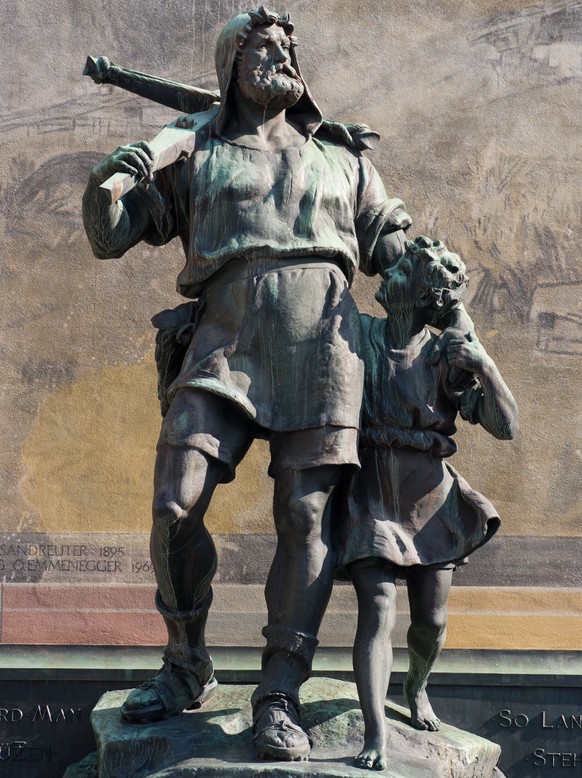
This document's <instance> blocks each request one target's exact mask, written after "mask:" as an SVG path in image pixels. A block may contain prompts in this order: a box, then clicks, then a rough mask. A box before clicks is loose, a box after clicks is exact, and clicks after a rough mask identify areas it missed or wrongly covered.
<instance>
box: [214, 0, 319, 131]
mask: <svg viewBox="0 0 582 778" xmlns="http://www.w3.org/2000/svg"><path fill="white" fill-rule="evenodd" d="M265 15H267V16H268V17H269V19H270V20H269V23H271V24H273V23H277V24H280V25H281V26H282V27H283V28H284V30H285V32H286V33H287V34H290V33H291V32H292V31H293V25H292V24H291V22H290V21H289V15H288V14H286V15H285V16H284V17H279V16H277V15H276V14H271V13H269V12H268V11H266V10H264V8H263V7H261V9H260V10H258V11H247V12H245V13H242V14H239V15H238V16H235V17H234V19H231V21H230V22H228V24H227V25H226V27H224V29H223V30H222V32H221V33H220V35H219V36H218V40H217V42H216V53H215V63H216V74H217V76H218V85H219V87H220V111H219V113H218V116H217V117H216V120H215V127H216V130H217V131H218V132H219V133H220V132H222V131H223V129H224V126H225V124H226V122H227V120H228V111H229V90H230V85H231V83H232V78H233V72H234V65H235V60H236V55H237V52H238V51H239V49H240V48H242V46H244V42H245V40H246V37H247V35H248V34H249V32H251V30H252V29H253V27H255V26H256V25H257V24H264V23H265V22H264V21H262V19H263V18H264V17H265ZM290 57H291V64H292V66H293V67H294V68H295V70H296V71H297V74H298V76H299V78H300V79H301V82H302V84H303V87H304V91H303V94H302V96H301V97H300V98H299V100H298V101H297V102H296V103H295V105H293V106H291V108H287V115H288V116H290V117H291V118H292V119H293V121H294V122H295V123H296V124H298V125H300V126H301V127H302V128H303V130H304V131H305V134H306V135H313V134H314V133H315V132H316V131H317V129H318V127H319V126H320V125H321V122H322V115H321V111H320V110H319V108H318V107H317V104H316V102H315V100H314V99H313V97H312V96H311V93H310V91H309V89H308V87H307V84H306V83H305V81H304V80H303V76H302V75H301V70H300V69H299V63H298V62H297V54H296V50H295V46H293V45H292V46H291V52H290Z"/></svg>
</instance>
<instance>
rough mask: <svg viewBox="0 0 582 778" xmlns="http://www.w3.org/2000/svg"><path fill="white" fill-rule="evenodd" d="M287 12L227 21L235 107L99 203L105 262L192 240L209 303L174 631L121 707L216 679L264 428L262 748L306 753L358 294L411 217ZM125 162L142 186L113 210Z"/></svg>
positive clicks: (171, 588)
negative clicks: (327, 114) (212, 518)
mask: <svg viewBox="0 0 582 778" xmlns="http://www.w3.org/2000/svg"><path fill="white" fill-rule="evenodd" d="M292 33H293V26H292V24H291V22H290V20H289V15H288V14H286V15H284V16H279V15H278V14H275V13H271V12H270V11H268V10H266V9H265V8H264V7H261V8H260V9H259V10H258V11H252V12H249V13H244V14H241V15H239V16H237V17H236V18H234V19H233V20H232V21H231V22H229V23H228V24H227V25H226V27H225V28H224V30H223V31H222V33H221V35H220V37H219V39H218V43H217V48H216V69H217V73H218V80H219V85H220V109H219V111H218V113H217V115H216V118H215V119H214V120H213V121H212V122H210V123H208V124H207V125H206V126H205V127H204V128H203V129H202V130H200V131H199V132H198V135H197V142H196V149H195V151H194V153H193V154H192V156H191V157H190V158H189V159H188V160H185V161H178V162H176V163H174V164H173V165H171V166H170V167H167V168H165V169H163V170H161V171H159V172H157V173H156V174H155V175H152V174H151V166H152V153H151V150H150V149H149V148H148V145H147V144H146V143H145V142H139V143H134V144H130V145H129V146H122V147H120V148H118V149H117V150H116V151H115V152H114V153H113V154H111V155H110V156H109V157H107V158H106V159H105V160H103V161H102V162H101V163H100V164H98V165H97V166H96V167H95V168H94V169H93V170H92V171H91V176H90V180H89V184H88V186H87V189H86V192H85V196H84V200H83V214H84V220H85V226H86V230H87V235H88V237H89V240H90V242H91V245H92V247H93V251H94V253H95V255H96V256H97V257H99V258H101V259H107V258H117V257H121V256H122V255H123V254H124V253H125V252H126V251H127V250H128V249H130V248H131V247H132V246H134V245H136V244H137V243H138V242H139V241H142V240H143V241H146V242H147V243H149V244H154V245H162V244H165V243H167V242H168V241H170V240H172V238H174V237H176V236H180V238H181V240H182V243H183V246H184V251H185V254H186V265H185V267H184V269H183V270H182V271H181V273H180V274H179V276H178V282H177V288H178V291H179V292H180V294H182V295H184V296H186V297H188V298H197V299H199V301H200V304H199V309H198V315H197V321H196V326H195V329H194V333H193V336H192V340H191V342H190V345H189V347H188V350H187V353H186V356H185V358H184V362H183V365H182V368H181V371H180V373H179V375H178V377H177V378H176V380H175V381H174V382H173V383H172V385H171V387H170V390H169V400H170V405H169V409H168V411H167V413H166V416H165V418H164V421H163V424H162V429H161V434H160V440H159V444H158V454H157V461H156V467H155V483H154V487H155V496H154V503H153V529H152V538H151V555H152V561H153V564H154V569H155V574H156V580H157V584H158V593H157V607H158V609H159V611H160V613H161V614H162V616H163V618H164V621H165V623H166V626H167V630H168V643H167V646H166V648H165V652H164V667H163V669H162V670H161V671H160V672H159V673H158V674H157V675H156V676H155V677H154V678H152V679H151V680H150V681H148V682H147V683H146V684H144V685H143V686H142V687H140V688H138V689H136V690H134V691H133V692H132V693H131V694H130V695H129V697H128V698H127V701H126V703H125V704H124V706H123V708H122V716H123V717H124V718H125V719H127V720H128V721H144V722H148V721H155V720H157V719H162V718H166V717H168V716H171V715H174V714H176V713H179V712H181V711H182V710H183V709H184V708H185V707H187V706H190V705H192V704H194V703H197V702H198V703H200V702H202V701H203V700H204V699H205V697H206V696H207V695H208V693H209V692H210V691H211V690H212V687H213V686H214V685H215V681H214V678H213V668H212V662H211V658H210V656H209V654H208V652H207V649H206V646H205V639H204V631H205V624H206V619H207V614H208V609H209V607H210V604H211V600H212V591H211V581H212V578H213V575H214V572H215V569H216V552H215V548H214V545H213V542H212V539H211V537H210V535H209V534H208V532H207V530H206V529H205V527H204V514H205V512H206V509H207V508H208V505H209V503H210V500H211V498H212V494H213V491H214V489H215V487H216V485H217V484H219V483H223V482H228V481H231V480H232V479H233V478H234V472H235V468H236V465H237V464H238V463H239V462H240V461H241V459H242V458H243V457H244V455H245V453H246V451H247V450H248V448H249V446H250V444H251V442H252V440H253V439H254V438H256V437H261V438H266V439H268V440H269V441H270V447H271V462H270V467H269V473H270V475H271V476H272V477H273V479H274V484H275V496H274V504H273V512H274V520H275V528H276V532H277V550H276V554H275V558H274V561H273V565H272V568H271V571H270V573H269V577H268V582H267V586H266V600H267V606H268V625H267V626H266V627H265V628H264V629H263V635H264V636H265V638H266V648H265V650H264V654H263V663H262V679H261V682H260V684H259V686H258V688H257V689H256V691H255V693H254V695H253V716H254V738H255V743H256V747H257V752H258V756H259V757H261V758H266V759H283V760H294V759H307V758H308V755H309V749H310V744H309V739H308V737H307V735H306V734H305V732H304V731H303V730H302V729H301V725H300V719H299V697H298V692H299V687H300V685H301V684H302V683H303V681H304V680H305V679H306V678H307V677H308V675H309V672H310V668H311V663H312V659H313V654H314V651H315V648H316V645H317V633H318V629H319V626H320V623H321V619H322V616H323V613H324V610H325V607H326V605H327V602H328V599H329V595H330V591H331V586H332V581H333V573H334V569H333V560H332V555H331V551H330V521H331V519H332V517H331V515H330V511H331V500H330V498H331V495H332V493H333V491H334V488H335V487H336V485H337V484H338V482H339V480H340V478H341V477H342V475H343V474H344V472H345V471H346V469H347V468H354V467H357V466H358V453H357V437H358V424H359V417H360V406H361V397H362V383H363V362H362V359H361V357H360V321H359V318H358V312H357V310H356V307H355V304H354V302H353V300H352V297H351V296H350V293H349V291H348V288H349V286H350V284H351V281H352V279H353V277H354V274H355V272H356V270H357V269H358V268H360V269H362V270H363V272H364V273H366V274H368V275H372V274H375V273H382V272H383V270H384V269H385V268H386V267H388V266H391V265H392V264H394V262H395V261H396V260H397V259H398V257H399V256H400V255H401V253H402V251H403V245H404V232H403V230H404V229H406V227H408V225H409V224H410V219H409V217H408V216H407V214H406V212H405V211H404V207H403V204H402V202H401V201H399V200H396V199H389V198H388V197H387V196H386V193H385V190H384V187H383V185H382V183H381V181H380V179H379V177H378V175H377V173H376V171H375V170H374V168H373V167H372V165H371V164H370V162H369V161H368V160H367V159H365V158H363V157H362V156H361V154H360V153H359V152H358V151H356V150H354V149H353V148H349V147H348V146H347V145H346V143H344V142H343V141H340V140H338V139H337V137H333V136H332V135H331V134H329V132H328V131H327V130H326V129H324V128H323V127H322V124H321V122H322V117H321V113H320V111H319V109H318V107H317V105H316V103H315V102H314V100H313V98H312V96H311V94H310V92H309V89H308V88H307V85H306V84H305V82H304V81H303V78H302V77H301V74H300V70H299V65H298V63H297V56H296V51H295V38H294V36H293V34H292ZM115 172H125V173H131V174H134V175H137V176H139V177H140V178H142V179H143V183H142V184H140V185H138V186H137V187H136V188H135V189H134V190H133V191H131V192H129V193H128V194H127V195H125V197H123V199H122V200H121V201H119V203H116V204H115V205H113V206H107V205H104V204H103V203H102V202H100V201H99V200H98V198H97V196H96V194H97V189H98V187H99V185H100V184H101V183H102V182H104V181H105V180H106V179H107V178H108V177H109V176H111V175H112V174H113V173H115Z"/></svg>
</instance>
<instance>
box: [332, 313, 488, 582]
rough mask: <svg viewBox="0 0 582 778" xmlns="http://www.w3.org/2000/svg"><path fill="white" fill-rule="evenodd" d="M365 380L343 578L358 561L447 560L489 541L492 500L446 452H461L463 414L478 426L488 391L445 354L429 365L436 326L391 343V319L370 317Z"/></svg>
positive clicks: (342, 550) (342, 543)
mask: <svg viewBox="0 0 582 778" xmlns="http://www.w3.org/2000/svg"><path fill="white" fill-rule="evenodd" d="M361 319H362V329H363V344H364V345H363V352H364V359H365V383H364V401H363V419H362V438H361V442H360V461H361V466H362V467H361V470H360V471H358V472H357V473H356V474H355V475H354V477H353V481H352V488H351V490H350V493H349V496H348V501H347V510H346V515H345V516H344V517H343V521H342V526H341V529H340V531H339V539H338V560H337V564H338V567H339V568H340V572H339V576H340V577H345V576H348V577H349V565H350V564H351V563H353V562H355V561H359V560H364V559H366V560H369V561H370V563H377V562H380V563H381V562H382V561H384V562H388V563H389V564H390V565H393V566H397V567H403V568H408V567H411V566H414V565H423V566H430V565H435V566H446V565H448V564H449V563H454V562H460V561H462V560H463V559H464V558H465V557H466V556H467V555H468V554H470V553H471V552H473V551H474V550H475V549H476V548H478V547H479V546H481V545H482V544H483V543H485V542H487V541H488V540H489V539H490V538H491V537H492V535H493V534H494V533H495V532H496V531H497V529H498V527H499V524H500V521H499V518H498V516H497V512H496V510H495V508H494V507H493V505H492V504H491V503H490V502H489V500H487V499H486V498H485V497H484V496H483V495H482V494H479V492H476V491H475V490H474V489H472V488H471V487H470V486H469V484H468V483H467V482H466V481H465V479H464V478H463V477H462V476H461V475H460V474H459V473H458V472H457V471H456V470H455V469H454V468H453V467H451V465H449V464H448V462H446V461H445V460H444V459H443V457H448V456H451V454H454V453H455V451H456V448H457V447H456V444H455V443H454V441H453V440H452V437H451V436H452V435H454V433H455V431H456V427H455V417H456V416H457V413H460V414H461V416H462V418H464V419H466V420H467V421H469V422H471V423H473V424H475V423H477V421H478V416H477V413H476V409H477V407H478V404H479V403H480V402H481V400H482V395H483V390H482V388H481V385H480V383H479V381H478V379H477V378H476V377H474V376H470V375H469V374H468V373H465V372H461V371H457V372H458V377H457V378H456V379H455V380H451V375H450V368H449V366H448V364H447V362H446V360H444V359H441V360H440V361H439V363H438V364H437V365H432V364H430V361H429V358H428V357H429V354H430V352H431V348H432V345H433V343H434V341H435V339H436V336H435V335H434V334H433V333H431V332H430V331H429V330H428V329H424V330H423V331H422V332H421V333H419V334H418V335H417V336H416V337H415V338H414V339H413V340H412V341H411V342H410V343H409V344H408V345H407V346H406V347H405V348H403V349H392V348H389V346H388V344H387V342H386V333H385V329H386V320H385V319H378V318H371V317H369V316H365V315H363V316H362V317H361Z"/></svg>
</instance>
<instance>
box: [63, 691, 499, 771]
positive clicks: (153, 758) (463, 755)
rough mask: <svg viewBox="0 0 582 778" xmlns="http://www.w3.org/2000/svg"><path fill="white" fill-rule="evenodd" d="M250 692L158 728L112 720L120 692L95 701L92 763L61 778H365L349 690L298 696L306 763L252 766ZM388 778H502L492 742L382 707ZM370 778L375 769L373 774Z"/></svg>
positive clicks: (224, 697)
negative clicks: (432, 728)
mask: <svg viewBox="0 0 582 778" xmlns="http://www.w3.org/2000/svg"><path fill="white" fill-rule="evenodd" d="M253 688H254V687H252V686H243V685H224V686H219V687H218V690H217V692H216V694H215V695H214V697H213V698H212V699H210V700H209V701H208V702H207V703H206V704H205V705H204V706H203V707H202V708H201V709H200V710H197V711H186V712H184V713H183V714H182V715H180V716H175V717H173V718H171V719H168V720H167V721H161V722H156V723H155V724H128V723H126V722H123V721H122V720H121V719H120V717H119V706H120V705H121V704H122V703H123V701H124V700H125V698H126V696H127V694H128V693H129V692H128V691H127V690H125V691H114V692H107V693H106V694H104V695H103V697H101V699H100V700H99V702H98V703H97V705H96V706H95V708H94V709H93V713H92V714H91V722H92V725H93V730H94V732H95V738H96V741H97V748H98V750H97V755H96V758H95V759H94V761H93V763H91V760H90V759H89V760H87V759H85V760H83V762H80V763H78V764H77V765H71V767H69V768H68V770H67V772H66V773H65V778H93V776H94V777H95V778H125V777H126V776H127V778H129V777H130V776H131V778H150V777H151V778H186V776H188V777H191V776H199V778H210V777H212V778H234V777H236V778H251V776H252V777H253V778H255V777H256V776H260V777H261V778H287V777H289V778H292V777H293V776H303V778H307V777H308V776H313V777H314V778H315V776H317V778H328V776H329V778H332V777H333V778H338V777H339V776H342V777H344V778H356V777H357V778H362V775H365V774H366V771H364V770H362V769H360V768H356V767H353V766H352V760H353V758H354V756H355V755H356V754H357V753H358V752H359V751H360V749H361V747H362V743H363V734H364V724H363V720H362V714H361V711H360V708H359V703H358V695H357V691H356V687H355V684H353V683H347V682H345V681H337V680H334V679H330V678H312V679H311V680H309V681H308V682H307V683H306V684H304V686H303V687H302V689H301V702H302V722H303V726H304V727H305V728H306V729H307V730H308V732H309V734H310V736H311V738H312V740H313V750H312V754H311V759H310V761H309V762H257V761H256V758H255V754H254V750H253V743H252V736H251V707H250V698H251V693H252V691H253ZM386 717H387V719H388V745H387V754H388V768H387V769H386V770H385V771H383V772H382V775H386V776H389V777H390V778H503V777H502V774H501V773H500V772H499V770H498V769H497V768H496V765H497V761H498V759H499V756H500V754H501V749H500V747H499V746H498V745H497V744H496V743H492V742H491V741H489V740H485V739H483V738H481V737H477V736H476V735H471V734H470V733H468V732H464V731H462V730H460V729H456V728H455V727H451V726H449V725H447V724H443V725H442V728H441V730H440V731H439V732H420V731H418V730H416V729H413V728H412V727H411V726H410V724H409V715H408V711H407V710H406V709H405V708H402V707H400V706H398V705H394V704H392V703H389V702H388V703H387V704H386ZM372 773H375V771H372Z"/></svg>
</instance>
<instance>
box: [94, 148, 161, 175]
mask: <svg viewBox="0 0 582 778" xmlns="http://www.w3.org/2000/svg"><path fill="white" fill-rule="evenodd" d="M153 162H154V155H153V152H152V150H151V148H150V147H149V145H148V144H147V143H146V142H145V141H144V140H140V141H138V142H137V143H129V144H128V145H127V146H119V147H118V148H117V149H115V151H114V152H113V154H110V155H109V156H108V157H105V159H103V160H101V162H99V163H98V164H97V165H95V167H94V168H93V169H92V170H91V176H92V178H93V179H94V181H96V183H98V184H102V183H103V182H104V181H107V179H108V178H109V177H110V176H112V175H113V174H114V173H128V174H129V175H132V176H136V177H137V178H138V179H140V180H142V179H144V180H145V181H152V180H153V173H152V166H153Z"/></svg>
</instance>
